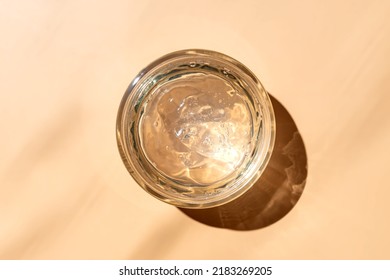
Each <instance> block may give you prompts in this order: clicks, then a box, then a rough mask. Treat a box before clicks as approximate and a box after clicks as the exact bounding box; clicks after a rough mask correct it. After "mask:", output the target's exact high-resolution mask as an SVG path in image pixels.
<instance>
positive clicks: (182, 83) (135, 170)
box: [116, 49, 275, 208]
mask: <svg viewBox="0 0 390 280" xmlns="http://www.w3.org/2000/svg"><path fill="white" fill-rule="evenodd" d="M116 133H117V142H118V147H119V151H120V154H121V157H122V159H123V162H124V163H125V165H126V168H127V169H128V171H129V172H130V174H131V175H132V176H133V178H134V179H135V181H136V182H137V183H138V184H139V185H140V186H141V187H142V188H144V189H145V190H146V191H147V192H148V193H150V194H151V195H153V196H155V197H156V198H158V199H160V200H162V201H165V202H167V203H170V204H172V205H175V206H178V207H183V208H208V207H214V206H218V205H221V204H224V203H227V202H229V201H231V200H233V199H235V198H237V197H238V196H239V195H241V194H243V193H244V192H245V191H246V190H248V189H249V188H250V187H251V186H252V185H253V184H254V183H255V181H256V180H257V179H258V178H259V177H260V175H261V173H262V172H263V170H264V169H265V167H266V165H267V163H268V160H269V158H270V155H271V153H272V149H273V145H274V140H275V117H274V112H273V108H272V104H271V101H270V99H269V96H268V94H267V92H266V90H265V89H264V87H263V86H262V85H261V83H260V81H259V80H258V79H257V78H256V77H255V75H254V74H253V73H252V72H251V71H250V70H249V69H248V68H246V67H245V66H244V65H242V64H241V63H240V62H238V61H237V60H235V59H233V58H231V57H229V56H226V55H224V54H221V53H218V52H214V51H209V50H199V49H191V50H182V51H177V52H173V53H170V54H167V55H165V56H163V57H161V58H159V59H158V60H156V61H154V62H152V63H151V64H150V65H148V66H147V67H146V68H145V69H144V70H142V71H141V72H140V73H139V74H138V75H137V76H136V77H135V79H134V80H133V81H132V82H131V84H130V86H129V87H128V89H127V91H126V93H125V94H124V96H123V99H122V102H121V104H120V107H119V111H118V117H117V129H116Z"/></svg>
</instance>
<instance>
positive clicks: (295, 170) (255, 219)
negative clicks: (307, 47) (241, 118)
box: [178, 95, 307, 231]
mask: <svg viewBox="0 0 390 280" xmlns="http://www.w3.org/2000/svg"><path fill="white" fill-rule="evenodd" d="M270 98H271V102H272V105H273V108H274V112H275V119H276V138H275V146H274V150H273V153H272V155H271V158H270V160H269V163H268V165H267V167H266V169H265V170H264V172H263V174H262V175H261V177H260V178H259V180H257V182H256V183H255V184H254V185H253V187H252V188H250V189H249V190H248V191H247V192H246V193H244V194H243V195H242V196H240V197H238V198H237V199H235V200H234V201H231V202H229V203H227V204H224V205H221V206H217V207H213V208H207V209H185V208H178V209H179V210H180V211H182V212H183V213H184V214H186V215H187V216H188V217H190V218H192V219H194V220H196V221H198V222H200V223H203V224H206V225H209V226H213V227H218V228H226V229H232V230H242V231H244V230H255V229H260V228H264V227H267V226H269V225H271V224H273V223H275V222H277V221H279V220H280V219H281V218H283V217H284V216H285V215H286V214H287V213H288V212H290V210H291V209H292V208H293V207H294V206H295V205H296V203H297V202H298V200H299V198H300V197H301V195H302V192H303V190H304V188H305V185H306V178H307V156H306V150H305V146H304V143H303V139H302V137H301V134H300V133H299V131H298V128H297V126H296V124H295V122H294V120H293V119H292V117H291V115H290V114H289V113H288V111H287V110H286V108H284V106H283V105H282V104H281V103H280V102H279V101H278V100H276V99H275V98H274V97H273V96H271V95H270Z"/></svg>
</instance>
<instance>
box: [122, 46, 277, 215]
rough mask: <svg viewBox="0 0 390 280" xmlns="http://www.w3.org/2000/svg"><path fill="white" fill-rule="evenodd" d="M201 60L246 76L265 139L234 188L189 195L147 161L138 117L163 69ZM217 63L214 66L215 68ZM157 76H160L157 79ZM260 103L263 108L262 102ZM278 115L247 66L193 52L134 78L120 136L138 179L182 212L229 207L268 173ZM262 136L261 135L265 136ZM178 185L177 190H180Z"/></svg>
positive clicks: (168, 59) (125, 102) (127, 162)
mask: <svg viewBox="0 0 390 280" xmlns="http://www.w3.org/2000/svg"><path fill="white" fill-rule="evenodd" d="M194 58H196V59H198V61H206V62H207V63H209V64H210V63H211V64H213V63H214V64H215V63H216V62H218V63H220V64H221V65H228V67H230V68H231V69H234V71H235V73H238V75H240V79H242V82H243V83H244V84H245V85H246V86H247V87H248V88H249V89H250V90H248V94H250V95H251V97H253V98H254V99H255V100H254V103H256V104H255V106H259V108H260V109H259V111H260V114H261V122H260V123H258V125H259V127H256V128H255V129H257V130H256V131H258V133H259V136H258V137H257V138H255V139H256V143H254V144H253V145H255V144H256V147H254V150H253V155H252V157H253V158H252V159H251V162H250V164H248V166H246V167H245V168H246V169H245V173H243V174H240V176H237V177H236V178H235V179H234V180H231V181H229V182H228V183H227V184H229V185H226V186H229V187H228V188H227V187H226V188H220V189H218V191H216V192H214V193H211V194H210V193H205V194H204V195H198V196H188V195H187V194H183V193H181V192H180V190H178V189H179V188H180V186H179V185H175V183H174V182H170V181H169V180H166V178H164V176H163V175H162V174H161V173H158V172H156V171H157V170H156V169H153V166H150V165H145V164H144V161H145V159H144V158H142V151H141V150H142V147H141V145H140V141H139V137H138V130H137V129H138V128H137V127H138V125H139V122H137V118H139V114H140V111H141V110H140V105H141V104H142V100H143V98H145V96H146V95H147V94H148V91H149V90H150V89H151V88H152V86H154V84H156V83H158V82H159V80H158V79H156V73H158V71H161V69H162V67H163V66H164V67H174V65H175V63H178V61H180V59H187V60H189V59H194ZM214 64H213V65H214ZM153 75H154V76H153ZM257 103H258V104H257ZM275 132H276V129H275V116H274V112H273V107H272V103H271V100H270V98H269V96H268V93H267V92H266V90H265V89H264V87H263V86H262V84H261V82H260V81H259V79H258V78H257V77H256V76H255V75H254V74H253V73H252V72H251V71H250V70H249V69H248V68H247V67H246V66H244V65H243V64H242V63H240V62H239V61H237V60H235V59H233V58H231V57H230V56H227V55H225V54H222V53H219V52H215V51H211V50H203V49H187V50H181V51H175V52H172V53H169V54H166V55H164V56H162V57H160V58H158V59H157V60H155V61H153V62H152V63H150V64H149V65H148V66H147V67H145V68H144V69H143V70H142V71H141V72H139V74H138V75H137V76H136V77H135V78H134V79H133V81H132V82H131V83H130V85H129V87H128V88H127V90H126V92H125V94H124V96H123V98H122V101H121V104H120V106H119V109H118V115H117V123H116V136H117V144H118V148H119V152H120V155H121V158H122V160H123V162H124V164H125V166H126V168H127V170H128V171H129V173H130V174H131V175H132V177H133V178H134V179H135V181H136V182H137V183H138V184H139V185H140V186H141V187H142V188H143V189H144V190H146V191H147V192H148V193H149V194H151V195H153V196H154V197H156V198H158V199H160V200H162V201H164V202H167V203H169V204H172V205H175V206H178V207H182V208H209V207H215V206H218V205H221V204H224V203H227V202H229V201H231V200H233V199H235V198H237V197H238V196H240V195H242V194H243V193H244V192H245V191H247V190H248V189H249V188H250V187H251V186H252V185H253V184H254V183H255V182H256V181H257V179H258V178H259V177H260V176H261V174H262V172H263V171H264V169H265V167H266V165H267V163H268V161H269V159H270V156H271V153H272V150H273V146H274V142H275ZM260 133H261V135H260ZM175 187H176V188H175Z"/></svg>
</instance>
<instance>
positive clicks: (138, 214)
mask: <svg viewBox="0 0 390 280" xmlns="http://www.w3.org/2000/svg"><path fill="white" fill-rule="evenodd" d="M211 2H212V3H211ZM389 15H390V2H389V1H386V0H383V1H369V0H366V1H333V0H332V1H309V0H307V1H252V2H251V1H246V2H244V1H192V2H189V1H166V2H165V1H137V2H135V1H119V0H118V1H76V0H74V1H49V0H40V1H28V0H25V1H11V0H1V1H0V35H1V41H0V77H1V83H0V112H1V118H0V127H1V131H2V137H1V138H0V154H1V160H0V258H6V259H10V258H11V259H14V258H16V259H20V258H21V259H37V258H38V259H51V258H54V259H83V258H88V259H101V258H103V259H111V258H115V259H122V258H163V259H171V258H173V259H182V258H190V259H192V258H196V259H198V258H207V259H214V258H219V259H225V258H244V259H247V258H249V259H251V258H256V259H262V258H265V259H270V258H272V259H273V258H275V259H279V258H283V259H286V258H287V259H290V258H292V259H295V258H304V259H311V258H326V259H334V258H337V259H340V258H341V259H344V258H352V259H355V258H364V259H371V258H387V259H388V258H390V242H389V236H390V223H389V214H390V203H389V199H390V183H389V182H390V172H389V165H390V160H389V156H390V154H389V147H388V145H389V143H390V117H389V109H390V108H389V107H390V94H389V93H390V92H389V90H390V79H389V78H390V76H389V74H390V66H389V61H390V20H389ZM194 47H197V48H207V49H214V50H217V51H220V52H223V53H226V54H228V55H231V56H233V57H234V58H236V59H238V60H240V61H241V62H243V63H244V64H246V65H247V66H248V67H249V68H251V69H252V70H253V71H254V72H255V73H256V74H257V75H258V76H259V78H260V79H261V80H262V82H263V84H264V85H265V87H266V88H267V89H268V90H269V91H270V92H271V93H272V94H273V96H275V97H276V98H277V99H278V100H279V101H280V102H281V103H282V104H283V105H284V106H285V107H286V108H287V110H288V111H289V112H290V114H291V115H292V116H293V118H294V119H295V122H296V124H297V125H298V128H299V130H300V132H301V134H302V137H303V140H304V141H305V145H306V150H307V154H308V166H309V172H308V178H307V184H306V189H305V191H304V193H303V195H302V197H301V199H300V201H299V202H298V204H297V205H296V207H295V208H294V209H293V210H292V211H291V212H290V213H289V214H288V215H287V216H286V217H284V218H283V219H282V220H280V221H279V222H277V223H276V224H274V225H271V226H269V227H266V228H263V229H259V230H253V231H246V232H237V231H232V230H226V229H220V228H213V227H210V226H206V225H203V224H201V223H199V222H197V221H194V220H192V219H190V218H188V217H187V216H185V215H184V214H183V213H182V212H180V211H179V210H177V209H176V208H174V207H172V206H169V205H166V204H164V203H161V202H159V201H158V200H156V199H154V198H152V197H151V196H149V195H147V194H146V193H145V192H144V191H143V190H142V189H140V188H138V187H137V186H136V185H135V183H134V181H133V180H132V178H131V177H130V175H129V174H128V172H127V171H126V169H125V167H124V165H123V163H122V162H121V160H120V158H119V155H118V151H117V148H116V140H115V118H116V112H117V108H118V105H119V102H120V99H121V97H122V95H123V93H124V91H125V89H126V87H127V85H128V84H129V82H130V81H131V79H132V78H133V77H134V76H135V75H136V74H137V72H138V71H139V70H140V69H141V68H142V67H144V66H145V65H147V64H148V63H149V62H151V61H152V60H154V59H155V58H157V57H159V56H161V55H163V54H165V53H167V52H170V51H174V50H178V49H184V48H194Z"/></svg>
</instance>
